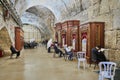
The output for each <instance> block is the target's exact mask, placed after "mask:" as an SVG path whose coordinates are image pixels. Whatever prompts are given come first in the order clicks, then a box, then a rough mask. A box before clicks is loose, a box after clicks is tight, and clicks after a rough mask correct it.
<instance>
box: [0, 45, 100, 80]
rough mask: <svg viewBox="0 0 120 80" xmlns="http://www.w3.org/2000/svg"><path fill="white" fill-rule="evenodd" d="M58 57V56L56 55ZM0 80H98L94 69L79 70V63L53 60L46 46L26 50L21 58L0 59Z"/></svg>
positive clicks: (59, 59) (60, 59) (62, 59)
mask: <svg viewBox="0 0 120 80" xmlns="http://www.w3.org/2000/svg"><path fill="white" fill-rule="evenodd" d="M56 56H57V55H56ZM0 60H1V62H0V80H88V79H89V80H97V79H98V74H97V73H95V72H94V71H93V68H87V69H86V70H83V69H82V67H81V68H80V70H78V69H77V61H76V60H74V61H65V60H64V58H63V57H62V58H57V57H56V58H53V53H47V50H46V49H45V47H44V46H42V47H38V48H36V49H25V50H23V51H22V52H21V57H20V58H18V59H15V56H14V57H13V59H9V56H8V57H4V58H1V59H0Z"/></svg>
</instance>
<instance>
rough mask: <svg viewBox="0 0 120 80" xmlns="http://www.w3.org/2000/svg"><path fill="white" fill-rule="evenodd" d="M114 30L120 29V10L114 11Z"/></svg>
mask: <svg viewBox="0 0 120 80" xmlns="http://www.w3.org/2000/svg"><path fill="white" fill-rule="evenodd" d="M113 28H114V29H120V9H117V10H113Z"/></svg>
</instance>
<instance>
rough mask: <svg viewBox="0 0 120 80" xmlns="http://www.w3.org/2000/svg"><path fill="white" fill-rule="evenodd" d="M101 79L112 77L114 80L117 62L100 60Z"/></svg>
mask: <svg viewBox="0 0 120 80" xmlns="http://www.w3.org/2000/svg"><path fill="white" fill-rule="evenodd" d="M99 68H100V73H99V80H104V79H105V78H106V79H111V80H114V76H115V69H116V63H114V62H100V63H99Z"/></svg>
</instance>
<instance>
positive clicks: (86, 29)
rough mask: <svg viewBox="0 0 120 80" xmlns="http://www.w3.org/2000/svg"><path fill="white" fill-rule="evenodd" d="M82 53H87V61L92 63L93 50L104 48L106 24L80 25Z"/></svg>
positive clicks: (90, 23) (91, 23)
mask: <svg viewBox="0 0 120 80" xmlns="http://www.w3.org/2000/svg"><path fill="white" fill-rule="evenodd" d="M79 42H80V43H79V45H80V51H86V52H87V61H88V62H89V63H90V62H91V49H92V48H93V47H96V46H97V45H100V46H101V47H104V22H88V23H85V24H82V25H80V32H79Z"/></svg>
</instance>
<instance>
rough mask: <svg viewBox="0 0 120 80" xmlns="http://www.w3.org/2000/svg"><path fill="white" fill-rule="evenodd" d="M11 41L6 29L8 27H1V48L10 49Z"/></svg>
mask: <svg viewBox="0 0 120 80" xmlns="http://www.w3.org/2000/svg"><path fill="white" fill-rule="evenodd" d="M11 43H12V42H11V39H10V36H9V33H8V30H7V29H6V27H3V28H2V29H0V48H1V49H2V50H9V47H10V45H11Z"/></svg>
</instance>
